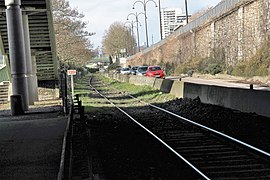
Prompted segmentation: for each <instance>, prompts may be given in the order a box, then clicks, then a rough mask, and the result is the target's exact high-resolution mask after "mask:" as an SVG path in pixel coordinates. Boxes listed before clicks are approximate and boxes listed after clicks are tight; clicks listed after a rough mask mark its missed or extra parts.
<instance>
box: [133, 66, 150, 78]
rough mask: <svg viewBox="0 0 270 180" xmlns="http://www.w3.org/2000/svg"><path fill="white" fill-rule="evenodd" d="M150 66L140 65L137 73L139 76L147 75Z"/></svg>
mask: <svg viewBox="0 0 270 180" xmlns="http://www.w3.org/2000/svg"><path fill="white" fill-rule="evenodd" d="M147 68H148V66H139V67H138V69H137V71H136V74H137V75H139V76H145V74H146V71H147Z"/></svg>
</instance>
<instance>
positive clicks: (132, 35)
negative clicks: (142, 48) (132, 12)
mask: <svg viewBox="0 0 270 180" xmlns="http://www.w3.org/2000/svg"><path fill="white" fill-rule="evenodd" d="M127 23H129V24H130V25H131V32H130V35H131V37H132V39H133V37H134V27H136V26H134V23H137V22H136V21H126V22H125V24H124V25H126V24H127ZM138 23H139V24H140V26H141V23H140V21H139V22H138ZM137 36H139V35H138V34H137ZM132 49H133V52H132V53H133V54H135V47H134V43H133V40H132Z"/></svg>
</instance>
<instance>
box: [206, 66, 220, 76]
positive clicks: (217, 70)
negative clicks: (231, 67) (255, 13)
mask: <svg viewBox="0 0 270 180" xmlns="http://www.w3.org/2000/svg"><path fill="white" fill-rule="evenodd" d="M222 69H223V68H222V67H221V65H220V64H209V65H208V66H207V68H205V70H204V71H205V73H209V74H211V75H215V74H218V73H220V72H222Z"/></svg>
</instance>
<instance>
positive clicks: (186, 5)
mask: <svg viewBox="0 0 270 180" xmlns="http://www.w3.org/2000/svg"><path fill="white" fill-rule="evenodd" d="M185 7H186V19H187V24H188V4H187V0H185Z"/></svg>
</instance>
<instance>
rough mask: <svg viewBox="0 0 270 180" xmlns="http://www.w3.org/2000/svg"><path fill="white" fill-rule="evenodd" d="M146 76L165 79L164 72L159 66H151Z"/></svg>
mask: <svg viewBox="0 0 270 180" xmlns="http://www.w3.org/2000/svg"><path fill="white" fill-rule="evenodd" d="M146 76H148V77H155V78H164V77H165V75H164V72H163V70H162V69H161V68H160V67H159V66H149V67H148V69H147V72H146Z"/></svg>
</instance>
